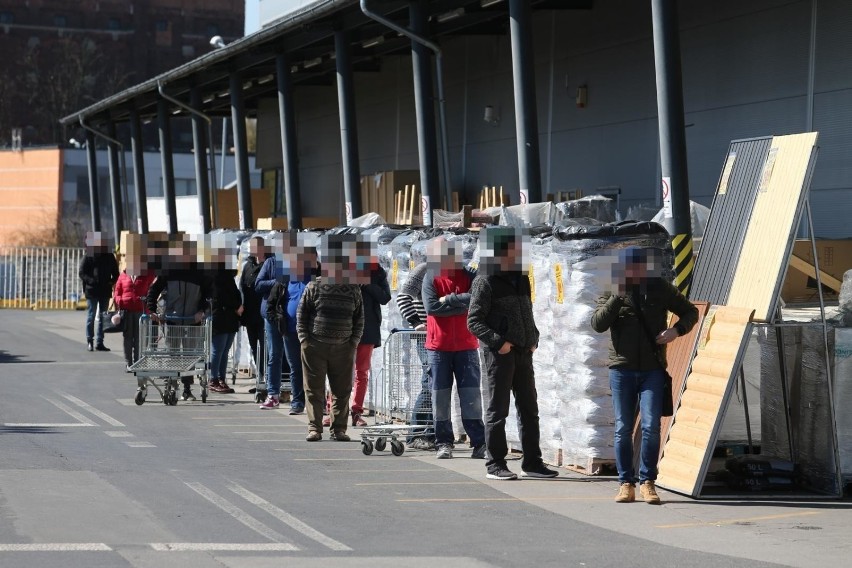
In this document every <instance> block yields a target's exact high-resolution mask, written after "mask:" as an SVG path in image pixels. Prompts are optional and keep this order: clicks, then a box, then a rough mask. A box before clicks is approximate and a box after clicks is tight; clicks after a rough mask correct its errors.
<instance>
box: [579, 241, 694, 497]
mask: <svg viewBox="0 0 852 568" xmlns="http://www.w3.org/2000/svg"><path fill="white" fill-rule="evenodd" d="M657 253H658V251H656V250H654V249H643V248H638V247H630V248H627V249H625V250H623V251H621V259H620V262H619V263H617V264H615V265H614V266H613V270H614V274H613V280H614V284H615V285H616V286H615V288H616V293H610V292H607V293H605V294H603V295H602V296H601V297H600V298H598V302H597V308H596V309H595V312H594V313H593V314H592V322H591V323H592V328H593V329H594V330H595V331H597V332H598V333H603V332H604V331H607V330H609V332H610V337H611V340H612V341H611V345H610V352H609V361H610V364H609V369H610V370H609V381H610V388H611V389H612V405H613V410H614V411H615V465H616V467H617V468H618V480H619V484H620V486H619V489H618V494H617V495H616V497H615V501H616V502H617V503H631V502H633V501H635V500H636V494H635V489H634V484H635V483H636V481H637V478H636V475H635V472H634V470H633V426H634V424H635V423H636V411H637V410H639V411H640V412H641V414H642V424H641V427H642V446H641V450H640V456H641V458H640V459H641V466H640V468H639V478H638V481H639V490H640V493H641V495H642V498H643V499H644V500H645V502H646V503H649V504H652V505H659V504H660V498H659V496H658V495H657V491H656V488H655V486H654V482H655V481H656V479H657V462H658V459H659V455H660V418H661V416H662V411H663V396H664V393H665V391H664V389H665V388H666V351H665V345H666V344H668V343H671V342H672V341H674V340H675V339H677V337H679V336H681V335H684V334H686V333H689V330H691V329H692V327H693V326H694V325H695V324H696V322H697V321H698V310H697V309H696V307H695V306H693V305H692V304H691V303H689V300H687V299H686V298H685V297H684V296H683V295H682V294H681V293H680V292H679V291H678V289H677V288H675V287H674V286H672V285H671V284H670V283H669V282H667V281H666V280H663V279H662V278H661V277H660V276H659V267H660V266H662V262H661V258H659V256H660V255H659V254H657ZM670 311H671V312H673V313H675V314H677V316H678V318H679V319H678V322H677V324H675V325H674V326H673V327H668V312H670Z"/></svg>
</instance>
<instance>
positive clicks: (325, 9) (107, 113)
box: [60, 0, 593, 124]
mask: <svg viewBox="0 0 852 568" xmlns="http://www.w3.org/2000/svg"><path fill="white" fill-rule="evenodd" d="M592 3H593V0H559V1H554V0H531V4H532V6H533V8H536V9H556V8H559V9H589V8H591V7H592ZM483 4H485V7H483ZM428 6H429V11H430V14H431V16H432V17H431V18H430V35H432V36H433V37H436V36H442V35H453V34H470V35H474V34H494V35H502V34H505V33H507V32H508V25H509V14H508V3H507V2H506V0H503V1H498V2H497V3H493V4H490V5H489V2H487V1H483V0H434V1H431V2H429V4H428ZM371 9H373V10H375V11H377V12H380V13H382V14H384V15H385V17H386V18H388V19H391V20H393V21H395V22H397V23H398V24H399V25H400V26H403V27H407V25H408V2H407V1H402V0H372V5H371ZM339 29H345V30H348V31H349V32H350V34H351V35H350V38H351V42H352V44H351V45H352V48H353V50H352V62H353V69H354V70H355V71H377V70H379V69H380V58H381V56H383V55H389V54H394V53H408V52H410V49H411V41H410V40H409V39H408V38H405V37H399V36H398V34H396V33H395V32H393V31H391V30H389V29H388V28H386V27H384V26H383V25H381V24H379V23H378V22H375V21H373V20H371V19H369V18H368V17H367V16H365V15H364V14H363V13H362V12H361V9H360V5H359V1H358V0H317V1H316V2H313V3H311V4H308V5H306V6H305V7H304V8H302V9H301V10H299V11H297V12H294V13H292V14H289V15H287V16H285V17H284V18H283V19H282V20H280V21H279V22H276V23H274V24H272V25H270V26H268V27H266V28H263V29H261V30H259V31H258V32H256V33H254V34H251V35H249V36H246V37H244V38H241V39H239V40H236V41H234V42H232V43H231V44H229V45H227V46H225V47H223V48H221V49H217V50H214V51H211V52H210V53H207V54H205V55H203V56H201V57H198V58H196V59H194V60H192V61H190V62H188V63H186V64H184V65H181V66H180V67H177V68H175V69H172V70H171V71H167V72H166V73H163V74H161V75H158V76H157V77H154V78H152V79H149V80H147V81H145V82H143V83H140V84H138V85H136V86H133V87H130V88H129V89H126V90H124V91H122V92H120V93H117V94H115V95H112V96H110V97H107V98H105V99H103V100H101V101H99V102H97V103H95V104H93V105H91V106H89V107H86V108H84V109H82V110H80V111H78V112H76V113H74V114H71V115H69V116H66V117H64V118H62V119H61V120H60V122H61V123H62V124H72V123H76V122H78V121H79V120H80V119H81V118H82V119H84V120H86V121H90V122H96V123H97V122H101V121H104V120H108V119H111V120H113V121H116V122H124V121H127V120H128V119H129V116H130V110H131V109H133V108H135V109H136V110H137V111H138V112H139V114H140V116H141V117H142V118H143V119H149V118H152V117H154V116H156V113H157V108H156V107H157V102H158V101H159V100H160V99H161V97H160V95H159V93H158V85H159V84H162V85H163V88H164V90H165V92H166V93H167V94H168V95H169V96H171V97H174V98H176V99H178V100H182V101H185V102H187V103H188V102H189V91H190V89H191V88H193V87H197V88H199V89H200V91H201V94H202V99H203V101H204V104H203V107H202V108H201V109H198V110H201V111H202V112H204V113H206V114H209V115H213V116H229V115H230V97H229V80H230V77H231V75H233V74H234V73H243V79H244V85H243V88H244V98H245V102H246V107H247V109H249V110H252V109H255V108H256V105H257V100H258V99H259V98H262V97H265V96H271V95H272V93H275V92H276V89H277V86H276V81H275V58H276V56H277V55H279V54H281V53H287V54H288V56H289V60H290V64H291V70H292V73H293V75H292V81H293V83H294V84H295V85H309V84H314V85H315V84H323V85H332V84H333V81H334V73H335V61H334V57H333V54H334V32H335V30H339ZM169 104H170V108H172V110H173V111H174V112H175V113H176V114H177V113H179V112H182V111H181V110H180V109H179V108H177V107H176V106H174V107H173V106H172V105H171V103H169Z"/></svg>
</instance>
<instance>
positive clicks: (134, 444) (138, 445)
mask: <svg viewBox="0 0 852 568" xmlns="http://www.w3.org/2000/svg"><path fill="white" fill-rule="evenodd" d="M124 443H125V444H127V445H128V446H130V447H131V448H156V447H157V446H155V445H154V444H152V443H151V442H124Z"/></svg>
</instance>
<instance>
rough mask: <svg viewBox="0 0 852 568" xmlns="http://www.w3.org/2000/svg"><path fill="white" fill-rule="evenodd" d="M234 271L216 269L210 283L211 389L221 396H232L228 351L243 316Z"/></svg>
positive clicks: (241, 301) (241, 300)
mask: <svg viewBox="0 0 852 568" xmlns="http://www.w3.org/2000/svg"><path fill="white" fill-rule="evenodd" d="M235 276H236V272H235V271H233V270H225V269H224V268H223V269H219V270H216V271H215V272H214V273H213V275H212V277H211V282H210V290H211V294H212V302H211V308H212V317H213V332H212V333H213V343H212V345H211V347H210V386H209V388H210V390H211V391H213V392H219V393H232V392H234V389H232V388H231V387H229V386H228V382H227V381H226V380H225V374H226V372H227V370H228V352H229V351H230V350H231V344H232V343H233V342H234V336H235V335H236V333H237V332H238V331H239V330H240V316H242V314H243V299H242V294H240V289H239V288H237V284H236V281H235V280H234V278H235Z"/></svg>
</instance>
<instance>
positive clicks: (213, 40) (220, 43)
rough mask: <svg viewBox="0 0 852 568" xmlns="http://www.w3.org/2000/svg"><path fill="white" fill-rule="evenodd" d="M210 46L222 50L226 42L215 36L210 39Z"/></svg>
mask: <svg viewBox="0 0 852 568" xmlns="http://www.w3.org/2000/svg"><path fill="white" fill-rule="evenodd" d="M210 45H212V46H213V47H215V48H216V49H221V48H223V47H225V40H224V39H222V36H218V35H217V36H213V37H211V38H210Z"/></svg>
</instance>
